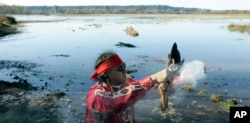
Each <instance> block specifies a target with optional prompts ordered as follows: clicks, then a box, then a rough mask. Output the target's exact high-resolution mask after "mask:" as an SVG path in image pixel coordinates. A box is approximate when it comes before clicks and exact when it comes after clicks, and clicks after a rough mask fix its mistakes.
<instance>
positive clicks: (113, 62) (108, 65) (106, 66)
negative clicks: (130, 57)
mask: <svg viewBox="0 0 250 123" xmlns="http://www.w3.org/2000/svg"><path fill="white" fill-rule="evenodd" d="M122 63H123V61H122V60H121V58H120V57H119V56H118V55H117V54H115V55H113V56H111V57H110V58H108V59H107V60H106V61H104V62H103V63H101V64H100V65H99V66H98V67H97V68H96V70H95V72H94V73H93V74H92V75H91V77H90V80H92V79H94V78H96V77H97V76H98V75H100V74H102V73H105V72H107V71H109V70H110V69H112V68H114V67H117V66H119V65H121V64H122Z"/></svg>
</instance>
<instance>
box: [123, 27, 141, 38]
mask: <svg viewBox="0 0 250 123" xmlns="http://www.w3.org/2000/svg"><path fill="white" fill-rule="evenodd" d="M124 31H125V32H126V33H127V34H128V35H130V36H133V37H136V36H138V35H139V33H138V32H137V31H136V30H135V29H134V28H133V27H132V26H128V27H127V28H126V29H125V30H124Z"/></svg>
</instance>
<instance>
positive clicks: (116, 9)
mask: <svg viewBox="0 0 250 123" xmlns="http://www.w3.org/2000/svg"><path fill="white" fill-rule="evenodd" d="M0 14H25V15H28V14H42V15H51V14H250V10H210V9H198V8H184V7H172V6H168V5H129V6H56V5H54V6H16V5H11V6H9V5H4V4H1V3H0Z"/></svg>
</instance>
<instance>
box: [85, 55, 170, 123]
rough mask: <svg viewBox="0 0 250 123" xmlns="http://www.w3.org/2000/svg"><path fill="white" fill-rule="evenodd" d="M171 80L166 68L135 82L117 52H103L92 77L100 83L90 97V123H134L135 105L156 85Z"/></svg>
mask: <svg viewBox="0 0 250 123" xmlns="http://www.w3.org/2000/svg"><path fill="white" fill-rule="evenodd" d="M167 77H168V75H167V72H166V69H163V70H161V71H159V72H156V73H154V74H152V75H149V76H146V77H144V78H142V79H141V80H133V79H132V78H131V77H130V76H129V75H128V74H127V73H126V64H125V63H124V62H123V61H122V59H121V58H120V57H119V56H118V55H117V54H116V53H114V52H104V53H102V54H101V55H100V56H99V57H98V58H97V60H96V65H95V72H94V73H93V74H92V75H91V77H90V79H91V80H92V79H95V80H96V83H95V85H94V86H92V87H91V88H90V90H89V92H88V94H87V96H86V122H87V123H134V122H135V117H134V104H135V103H136V102H137V101H138V100H139V99H141V98H142V97H143V96H145V94H146V92H147V91H148V90H149V89H150V88H152V87H153V86H155V85H158V84H160V83H166V82H167Z"/></svg>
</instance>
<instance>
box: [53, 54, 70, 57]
mask: <svg viewBox="0 0 250 123" xmlns="http://www.w3.org/2000/svg"><path fill="white" fill-rule="evenodd" d="M52 56H55V57H70V55H65V54H59V55H52Z"/></svg>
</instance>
